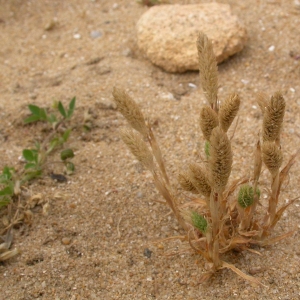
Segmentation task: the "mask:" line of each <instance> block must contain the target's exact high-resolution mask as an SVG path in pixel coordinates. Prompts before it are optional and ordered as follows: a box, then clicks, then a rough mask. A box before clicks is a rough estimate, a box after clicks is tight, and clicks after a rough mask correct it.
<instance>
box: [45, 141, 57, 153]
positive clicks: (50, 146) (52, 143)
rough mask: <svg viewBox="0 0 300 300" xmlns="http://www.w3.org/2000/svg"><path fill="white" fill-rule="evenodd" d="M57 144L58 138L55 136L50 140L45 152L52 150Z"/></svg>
mask: <svg viewBox="0 0 300 300" xmlns="http://www.w3.org/2000/svg"><path fill="white" fill-rule="evenodd" d="M58 144H59V140H58V138H57V137H55V138H54V139H52V140H51V142H50V145H49V148H48V150H47V154H49V153H50V152H52V151H53V149H54V148H55V147H56V146H57V145H58Z"/></svg>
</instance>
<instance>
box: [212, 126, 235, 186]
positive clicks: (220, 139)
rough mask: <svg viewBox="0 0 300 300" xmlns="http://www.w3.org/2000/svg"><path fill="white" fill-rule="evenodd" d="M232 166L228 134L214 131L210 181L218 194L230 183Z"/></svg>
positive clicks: (218, 128)
mask: <svg viewBox="0 0 300 300" xmlns="http://www.w3.org/2000/svg"><path fill="white" fill-rule="evenodd" d="M231 166H232V151H231V145H230V141H229V139H228V137H227V135H226V133H225V132H224V131H223V130H222V129H221V128H220V127H216V128H214V129H213V131H212V134H211V137H210V158H209V181H210V185H211V187H212V188H213V189H215V190H216V191H217V192H220V191H222V190H223V189H224V188H225V186H226V184H227V181H228V178H229V175H230V172H231Z"/></svg>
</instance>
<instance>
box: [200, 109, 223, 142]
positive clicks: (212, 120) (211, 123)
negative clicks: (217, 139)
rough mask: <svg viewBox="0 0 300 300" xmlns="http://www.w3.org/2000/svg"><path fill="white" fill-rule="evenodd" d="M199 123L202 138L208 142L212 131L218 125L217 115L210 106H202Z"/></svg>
mask: <svg viewBox="0 0 300 300" xmlns="http://www.w3.org/2000/svg"><path fill="white" fill-rule="evenodd" d="M199 123H200V128H201V131H202V133H203V135H204V138H205V139H206V140H207V141H209V140H210V136H211V132H212V130H213V129H214V128H215V127H217V126H218V124H219V120H218V115H217V113H216V112H215V111H214V110H213V109H212V108H211V107H210V106H203V107H202V109H201V112H200V120H199Z"/></svg>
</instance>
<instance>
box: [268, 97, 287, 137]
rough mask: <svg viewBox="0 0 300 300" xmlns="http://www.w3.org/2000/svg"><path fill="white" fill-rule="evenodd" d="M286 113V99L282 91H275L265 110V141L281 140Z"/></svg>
mask: <svg viewBox="0 0 300 300" xmlns="http://www.w3.org/2000/svg"><path fill="white" fill-rule="evenodd" d="M284 113H285V100H284V98H283V96H282V94H281V93H280V92H277V93H275V94H274V95H273V96H272V97H271V100H270V101H269V102H268V104H267V106H266V107H265V110H264V119H263V141H264V142H265V141H270V142H272V141H279V140H280V131H281V127H282V122H283V117H284Z"/></svg>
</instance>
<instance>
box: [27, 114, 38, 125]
mask: <svg viewBox="0 0 300 300" xmlns="http://www.w3.org/2000/svg"><path fill="white" fill-rule="evenodd" d="M37 121H40V117H39V116H37V115H31V116H29V117H27V118H26V119H25V120H24V123H25V124H29V123H33V122H37Z"/></svg>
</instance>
